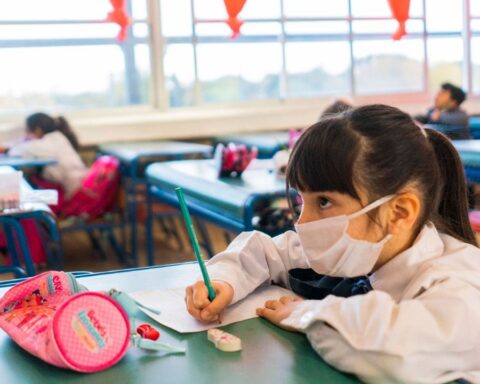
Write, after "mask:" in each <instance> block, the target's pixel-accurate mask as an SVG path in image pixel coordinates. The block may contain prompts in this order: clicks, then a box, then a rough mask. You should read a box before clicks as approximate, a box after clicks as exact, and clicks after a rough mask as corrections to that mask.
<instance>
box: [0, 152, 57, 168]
mask: <svg viewBox="0 0 480 384" xmlns="http://www.w3.org/2000/svg"><path fill="white" fill-rule="evenodd" d="M56 162H57V161H56V160H54V159H34V158H24V157H12V156H8V155H0V166H9V167H13V168H29V167H33V168H42V167H45V166H47V165H52V164H55V163H56Z"/></svg>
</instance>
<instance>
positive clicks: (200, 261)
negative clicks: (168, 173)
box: [175, 187, 215, 301]
mask: <svg viewBox="0 0 480 384" xmlns="http://www.w3.org/2000/svg"><path fill="white" fill-rule="evenodd" d="M175 193H176V194H177V197H178V202H179V203H180V210H181V211H182V215H183V219H184V220H185V225H186V226H187V232H188V236H189V237H190V241H191V242H192V247H193V251H194V252H195V256H196V257H197V261H198V264H199V265H200V270H201V271H202V276H203V281H204V282H205V285H206V286H207V289H208V298H209V299H210V301H213V299H215V291H214V289H213V287H212V284H211V283H210V277H209V276H208V272H207V268H205V263H204V262H203V258H202V251H200V244H199V243H198V240H197V236H196V235H195V230H194V229H193V223H192V218H191V217H190V213H189V212H188V208H187V203H185V197H184V196H183V191H182V188H180V187H177V188H175Z"/></svg>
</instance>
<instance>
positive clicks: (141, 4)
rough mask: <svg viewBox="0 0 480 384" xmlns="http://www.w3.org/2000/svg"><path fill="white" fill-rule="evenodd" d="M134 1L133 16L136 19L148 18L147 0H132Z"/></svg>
mask: <svg viewBox="0 0 480 384" xmlns="http://www.w3.org/2000/svg"><path fill="white" fill-rule="evenodd" d="M130 1H131V3H132V17H133V18H134V19H136V20H145V19H146V18H147V0H130Z"/></svg>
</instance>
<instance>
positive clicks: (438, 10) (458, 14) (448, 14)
mask: <svg viewBox="0 0 480 384" xmlns="http://www.w3.org/2000/svg"><path fill="white" fill-rule="evenodd" d="M425 1H426V2H427V3H426V6H427V30H428V31H429V32H445V31H448V32H450V31H461V30H462V13H463V4H462V2H463V0H425ZM477 1H478V0H477Z"/></svg>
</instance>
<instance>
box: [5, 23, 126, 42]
mask: <svg viewBox="0 0 480 384" xmlns="http://www.w3.org/2000/svg"><path fill="white" fill-rule="evenodd" d="M117 33H118V26H117V25H116V24H112V23H105V24H56V25H0V40H22V39H29V40H38V39H82V38H85V39H88V38H112V39H113V38H115V37H116V36H117Z"/></svg>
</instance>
